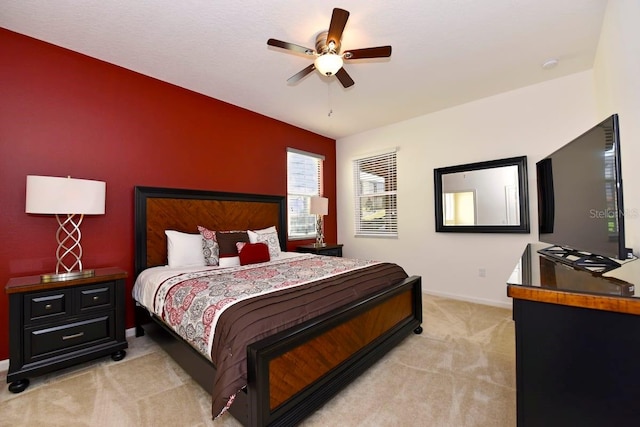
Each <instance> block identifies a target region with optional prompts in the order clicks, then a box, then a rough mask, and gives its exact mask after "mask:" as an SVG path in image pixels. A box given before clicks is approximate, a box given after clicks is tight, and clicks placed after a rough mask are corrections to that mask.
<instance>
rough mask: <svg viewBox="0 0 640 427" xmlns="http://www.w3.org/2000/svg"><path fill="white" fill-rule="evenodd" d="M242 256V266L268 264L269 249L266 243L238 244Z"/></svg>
mask: <svg viewBox="0 0 640 427" xmlns="http://www.w3.org/2000/svg"><path fill="white" fill-rule="evenodd" d="M236 247H237V248H238V253H239V254H240V255H239V257H240V265H248V264H257V263H259V262H267V261H269V260H270V258H269V247H268V246H267V244H266V243H246V242H238V243H236Z"/></svg>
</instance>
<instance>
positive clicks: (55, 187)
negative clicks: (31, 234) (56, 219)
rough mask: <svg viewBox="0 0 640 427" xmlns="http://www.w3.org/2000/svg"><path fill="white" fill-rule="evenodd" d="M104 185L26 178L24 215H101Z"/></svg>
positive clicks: (33, 176) (76, 180) (86, 181)
mask: <svg viewBox="0 0 640 427" xmlns="http://www.w3.org/2000/svg"><path fill="white" fill-rule="evenodd" d="M105 193H106V183H105V182H103V181H93V180H89V179H75V178H60V177H55V176H37V175H27V202H26V207H25V211H26V213H33V214H83V215H103V214H104V211H105V209H104V208H105Z"/></svg>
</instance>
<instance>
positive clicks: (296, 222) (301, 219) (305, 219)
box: [287, 148, 324, 240]
mask: <svg viewBox="0 0 640 427" xmlns="http://www.w3.org/2000/svg"><path fill="white" fill-rule="evenodd" d="M323 161H324V156H322V155H319V154H313V153H307V152H304V151H300V150H295V149H293V148H288V149H287V226H288V230H289V231H288V233H289V236H288V237H289V239H290V240H296V239H297V240H300V239H313V238H315V236H316V218H315V215H311V214H310V213H309V200H310V198H311V196H321V195H322V162H323Z"/></svg>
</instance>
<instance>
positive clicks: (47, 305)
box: [24, 291, 71, 323]
mask: <svg viewBox="0 0 640 427" xmlns="http://www.w3.org/2000/svg"><path fill="white" fill-rule="evenodd" d="M24 302H25V321H26V322H27V323H28V322H30V321H33V320H40V319H48V320H50V319H51V318H52V317H55V316H62V315H65V314H67V313H68V312H70V311H71V299H70V298H69V295H68V292H65V291H57V292H40V293H37V294H30V295H29V297H28V298H25V300H24Z"/></svg>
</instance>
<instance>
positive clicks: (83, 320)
mask: <svg viewBox="0 0 640 427" xmlns="http://www.w3.org/2000/svg"><path fill="white" fill-rule="evenodd" d="M126 277H127V273H126V272H125V271H124V270H121V269H119V268H102V269H97V270H95V275H94V276H92V277H86V278H79V279H74V280H67V281H62V282H49V283H41V281H40V276H30V277H18V278H13V279H11V280H9V282H8V283H7V286H6V288H5V290H6V292H7V294H8V295H9V371H8V372H7V383H10V385H9V390H10V391H12V392H14V393H19V392H21V391H23V390H24V389H25V388H27V386H28V385H29V379H28V378H29V377H33V376H38V375H41V374H45V373H48V372H51V371H54V370H57V369H61V368H66V367H69V366H72V365H74V364H77V363H82V362H85V361H88V360H91V359H95V358H98V357H102V356H106V355H111V357H112V359H113V360H121V359H122V358H124V357H125V355H126V352H125V350H124V349H126V348H127V341H126V338H125V278H126Z"/></svg>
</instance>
